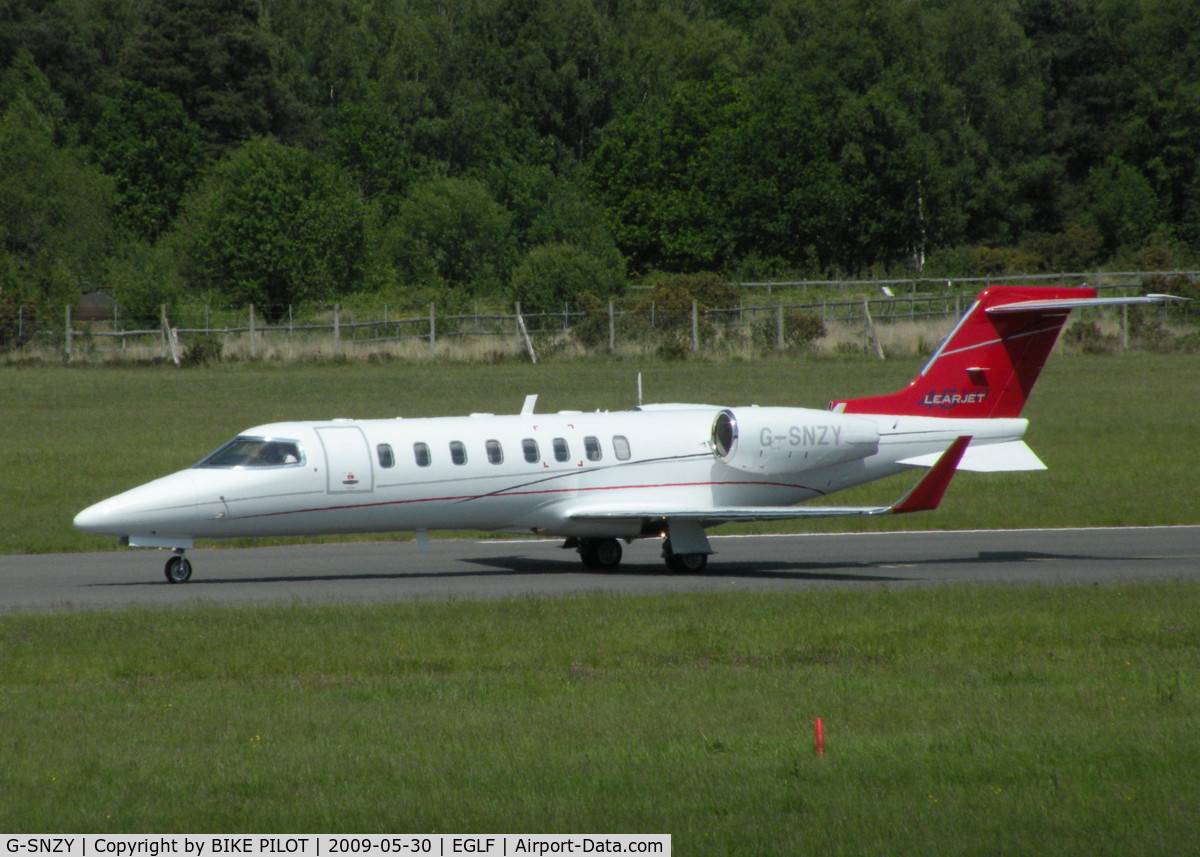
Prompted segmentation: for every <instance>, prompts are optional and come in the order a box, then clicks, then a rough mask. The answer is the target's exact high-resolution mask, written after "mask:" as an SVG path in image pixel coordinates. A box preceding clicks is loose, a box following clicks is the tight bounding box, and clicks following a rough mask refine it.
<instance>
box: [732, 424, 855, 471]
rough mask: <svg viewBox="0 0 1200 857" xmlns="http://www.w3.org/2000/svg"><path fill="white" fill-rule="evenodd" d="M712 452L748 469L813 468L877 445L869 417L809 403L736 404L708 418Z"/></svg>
mask: <svg viewBox="0 0 1200 857" xmlns="http://www.w3.org/2000/svg"><path fill="white" fill-rule="evenodd" d="M712 445H713V453H714V454H715V455H716V457H717V458H719V459H720V460H721V461H723V462H725V463H726V464H728V465H729V466H730V467H736V468H737V469H738V470H745V471H748V472H750V473H762V474H779V473H795V472H797V471H801V470H813V469H814V468H818V467H826V466H828V465H830V464H840V463H842V462H844V461H853V460H855V459H858V458H866V457H867V456H868V455H874V454H875V453H876V452H878V451H879V427H878V425H877V424H876V423H875V422H874V421H873V420H870V419H865V418H863V417H856V416H851V415H849V414H835V413H831V412H829V411H818V410H813V409H811V408H739V409H738V410H736V411H734V410H728V409H727V410H724V411H721V412H720V413H719V414H717V418H716V419H715V420H713V429H712Z"/></svg>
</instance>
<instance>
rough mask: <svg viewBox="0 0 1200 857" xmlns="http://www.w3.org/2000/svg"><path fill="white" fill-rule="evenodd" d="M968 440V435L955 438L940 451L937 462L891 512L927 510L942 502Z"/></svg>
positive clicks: (903, 512)
mask: <svg viewBox="0 0 1200 857" xmlns="http://www.w3.org/2000/svg"><path fill="white" fill-rule="evenodd" d="M970 442H971V437H970V435H963V436H962V437H959V438H956V439H955V441H954V443H952V444H950V446H949V448H947V450H946V451H945V452H943V453H942V457H941V458H939V459H938V460H937V463H936V464H934V465H933V467H931V468H929V472H928V473H926V474H925V478H924V479H922V480H921V481H920V482H918V483H917V486H916V487H915V488H913V489H912V490H911V491H909V492H908V493H907V494H905V495H904V499H902V500H901V501H900V502H899V503H897V504H896V505H895V506H892V508H891V512H892V514H893V515H903V514H906V513H908V512H928V511H931V510H933V509H936V508H937V507H938V504H939V503H941V502H942V495H943V494H945V493H946V489H947V488H948V487H949V486H950V480H951V479H953V478H954V472H955V470H956V469H957V468H958V462H959V461H960V460H961V459H962V457H963V453H964V452H966V451H967V444H969V443H970Z"/></svg>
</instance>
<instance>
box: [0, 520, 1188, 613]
mask: <svg viewBox="0 0 1200 857" xmlns="http://www.w3.org/2000/svg"><path fill="white" fill-rule="evenodd" d="M712 544H713V547H714V548H715V550H716V551H717V553H716V555H715V556H713V557H711V559H710V562H709V566H708V569H707V570H706V571H705V572H704V573H703V574H699V575H673V574H670V573H668V572H667V570H666V566H665V565H664V564H663V562H662V561H661V560H660V559H659V550H660V545H659V543H658V542H656V541H639V542H635V543H633V544H632V545H629V546H627V547H626V548H625V560H624V562H623V563H622V565H621V568H620V570H619V571H618V572H616V573H612V574H599V573H592V572H588V571H586V570H585V569H583V567H582V565H581V564H580V562H579V557H578V555H577V554H576V553H575V552H574V551H569V550H562V549H561V548H560V547H559V545H560V542H559V541H547V540H532V539H504V540H497V539H490V540H462V539H449V540H433V541H432V543H431V549H430V550H428V551H421V550H419V549H418V547H417V545H416V544H415V543H413V542H368V543H346V544H328V545H303V546H289V547H273V548H250V549H229V548H220V549H205V550H194V551H189V552H188V557H189V559H191V561H192V564H193V566H194V568H195V572H194V574H193V576H192V580H191V582H190V583H186V584H180V585H175V586H172V585H170V584H168V583H167V582H166V581H165V580H164V579H163V575H162V566H163V563H164V562H165V561H166V559H167V557H168V556H169V553H168V552H166V551H153V550H119V551H112V552H108V553H89V554H52V555H38V556H0V612H14V611H18V612H31V611H38V612H41V611H58V610H77V609H84V610H107V609H121V608H127V607H134V606H143V607H179V606H194V605H202V604H278V603H285V604H288V603H301V604H303V603H345V604H362V603H383V602H393V601H410V600H421V599H425V600H451V599H454V600H472V599H490V598H521V597H559V596H565V595H573V594H580V593H598V592H612V593H628V594H648V593H664V592H796V591H802V590H805V589H813V588H821V587H840V588H861V587H897V588H900V587H915V586H937V585H947V584H988V585H1002V584H1014V583H1016V584H1043V585H1085V584H1101V585H1107V584H1117V583H1123V582H1151V581H1154V582H1159V581H1171V580H1188V581H1198V580H1200V526H1187V527H1138V528H1117V529H1109V528H1103V529H1101V528H1097V529H1061V530H986V531H972V532H906V533H864V534H853V535H786V536H785V535H779V536H716V537H713V538H712Z"/></svg>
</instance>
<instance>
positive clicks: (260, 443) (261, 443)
mask: <svg viewBox="0 0 1200 857" xmlns="http://www.w3.org/2000/svg"><path fill="white" fill-rule="evenodd" d="M303 462H304V458H303V456H302V455H301V454H300V444H298V443H296V441H294V440H271V439H268V438H264V437H235V438H234V439H233V440H231V441H229V443H227V444H225V445H224V446H223V447H221V448H220V449H218V450H217V451H216V452H214V453H213V454H212V455H210V456H209V457H208V458H206V459H204V460H203V461H201V462H200V463H199V464H197V465H196V466H197V467H287V466H289V465H295V464H302V463H303Z"/></svg>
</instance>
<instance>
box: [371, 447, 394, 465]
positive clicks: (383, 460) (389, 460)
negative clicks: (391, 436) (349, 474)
mask: <svg viewBox="0 0 1200 857" xmlns="http://www.w3.org/2000/svg"><path fill="white" fill-rule="evenodd" d="M375 452H376V453H378V454H379V466H380V467H395V466H396V454H395V453H394V452H392V445H391V444H390V443H381V444H379V445H378V446H376V447H375Z"/></svg>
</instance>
